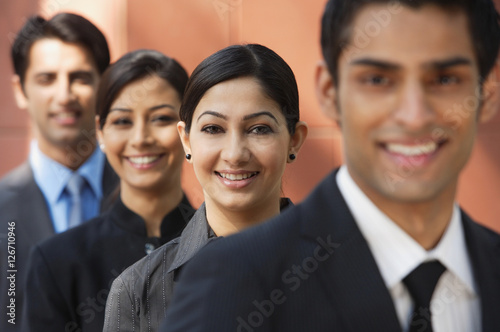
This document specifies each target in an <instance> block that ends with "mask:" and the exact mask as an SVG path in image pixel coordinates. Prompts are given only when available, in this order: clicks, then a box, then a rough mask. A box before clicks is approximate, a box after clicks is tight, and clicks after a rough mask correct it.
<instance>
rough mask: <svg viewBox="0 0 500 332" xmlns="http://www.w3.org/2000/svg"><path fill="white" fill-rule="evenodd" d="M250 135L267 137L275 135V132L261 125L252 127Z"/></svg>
mask: <svg viewBox="0 0 500 332" xmlns="http://www.w3.org/2000/svg"><path fill="white" fill-rule="evenodd" d="M250 133H252V134H256V135H266V134H271V133H273V130H272V129H271V127H269V126H264V125H259V126H255V127H252V128H251V129H250Z"/></svg>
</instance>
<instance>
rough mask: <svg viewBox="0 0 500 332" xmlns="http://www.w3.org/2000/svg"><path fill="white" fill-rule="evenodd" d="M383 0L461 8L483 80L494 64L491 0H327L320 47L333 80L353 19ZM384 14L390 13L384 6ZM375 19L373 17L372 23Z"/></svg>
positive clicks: (497, 40)
mask: <svg viewBox="0 0 500 332" xmlns="http://www.w3.org/2000/svg"><path fill="white" fill-rule="evenodd" d="M370 4H386V5H388V7H390V6H396V5H402V6H407V7H410V8H419V7H421V6H424V5H429V4H431V5H436V6H439V7H440V8H442V9H444V10H447V11H456V10H460V11H462V12H464V13H465V15H466V16H467V19H468V21H469V31H470V38H471V41H472V45H474V51H475V54H476V58H477V62H478V65H479V72H480V73H479V74H480V75H481V78H482V80H484V79H486V77H487V76H488V74H489V72H490V71H491V69H492V68H493V66H494V64H495V61H496V58H497V55H498V50H499V45H500V27H499V25H498V13H497V12H496V10H495V6H494V4H493V2H492V1H491V0H349V1H346V0H329V1H328V3H327V4H326V7H325V11H324V13H323V19H322V23H321V49H322V52H323V57H324V59H325V62H326V63H327V65H328V69H329V71H330V73H331V74H332V77H333V79H334V80H335V82H337V80H338V61H339V58H340V55H341V53H342V51H344V50H345V49H347V47H348V46H350V44H351V43H352V40H351V39H352V38H353V36H352V35H353V33H352V31H353V29H352V28H353V27H352V24H353V21H354V19H355V17H356V14H358V13H359V12H360V11H361V10H362V9H363V8H364V7H365V6H366V5H370ZM386 12H387V14H389V15H391V14H390V13H389V12H388V11H387V10H386ZM376 22H377V21H376V20H375V19H374V23H376Z"/></svg>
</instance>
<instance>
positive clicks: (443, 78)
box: [434, 75, 460, 86]
mask: <svg viewBox="0 0 500 332" xmlns="http://www.w3.org/2000/svg"><path fill="white" fill-rule="evenodd" d="M459 82H460V79H459V78H458V77H457V76H454V75H439V76H438V77H437V78H436V80H435V82H434V83H435V84H437V85H442V86H449V85H454V84H458V83H459Z"/></svg>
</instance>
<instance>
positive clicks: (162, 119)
mask: <svg viewBox="0 0 500 332" xmlns="http://www.w3.org/2000/svg"><path fill="white" fill-rule="evenodd" d="M151 121H153V122H156V123H160V124H166V123H171V122H175V121H178V119H175V118H174V117H173V116H169V115H158V116H155V117H153V119H152V120H151Z"/></svg>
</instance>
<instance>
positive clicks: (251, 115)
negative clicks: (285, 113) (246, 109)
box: [243, 111, 278, 123]
mask: <svg viewBox="0 0 500 332" xmlns="http://www.w3.org/2000/svg"><path fill="white" fill-rule="evenodd" d="M263 115H265V116H268V117H270V118H271V119H273V120H274V122H276V123H278V119H276V117H275V116H274V115H273V114H272V113H271V112H268V111H262V112H257V113H253V114H248V115H245V116H244V117H243V120H244V121H246V120H250V119H254V118H258V117H259V116H263Z"/></svg>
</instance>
